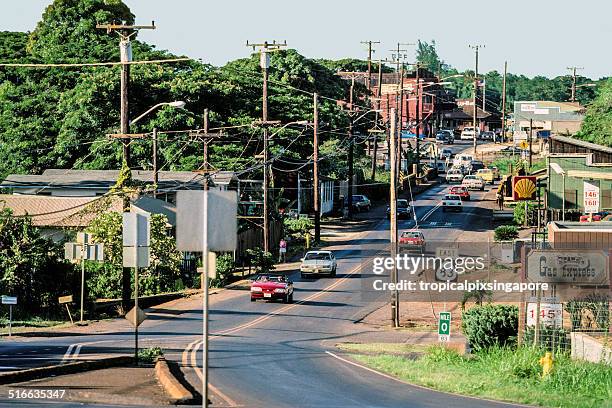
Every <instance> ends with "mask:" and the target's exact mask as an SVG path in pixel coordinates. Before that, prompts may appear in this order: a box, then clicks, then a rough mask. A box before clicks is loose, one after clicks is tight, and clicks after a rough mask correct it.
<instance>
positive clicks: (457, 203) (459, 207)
mask: <svg viewBox="0 0 612 408" xmlns="http://www.w3.org/2000/svg"><path fill="white" fill-rule="evenodd" d="M442 211H444V212H446V211H463V202H461V197H459V196H458V195H456V194H447V195H445V196H444V198H443V199H442Z"/></svg>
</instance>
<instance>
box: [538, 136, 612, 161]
mask: <svg viewBox="0 0 612 408" xmlns="http://www.w3.org/2000/svg"><path fill="white" fill-rule="evenodd" d="M549 152H550V153H551V154H575V153H579V154H592V155H593V162H594V163H612V148H610V147H607V146H602V145H598V144H595V143H590V142H585V141H583V140H579V139H574V138H572V137H566V136H560V135H553V136H551V138H550V142H549Z"/></svg>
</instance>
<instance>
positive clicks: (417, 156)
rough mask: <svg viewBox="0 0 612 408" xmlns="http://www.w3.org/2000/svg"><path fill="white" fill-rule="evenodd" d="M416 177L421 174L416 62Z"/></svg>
mask: <svg viewBox="0 0 612 408" xmlns="http://www.w3.org/2000/svg"><path fill="white" fill-rule="evenodd" d="M415 67H416V106H415V109H416V128H415V132H416V173H417V174H416V177H417V178H418V177H419V174H421V141H420V139H419V134H420V133H421V112H420V110H421V106H420V103H419V102H420V99H421V78H420V76H419V72H420V70H421V65H420V64H419V63H418V62H417V63H416V65H415Z"/></svg>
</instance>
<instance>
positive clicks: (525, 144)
mask: <svg viewBox="0 0 612 408" xmlns="http://www.w3.org/2000/svg"><path fill="white" fill-rule="evenodd" d="M519 147H520V148H521V149H523V150H525V149H527V148H528V147H529V142H527V141H526V140H522V141H521V143H519Z"/></svg>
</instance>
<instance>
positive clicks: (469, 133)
mask: <svg viewBox="0 0 612 408" xmlns="http://www.w3.org/2000/svg"><path fill="white" fill-rule="evenodd" d="M479 135H480V128H476V130H475V131H474V127H472V126H466V127H464V128H463V130H462V131H461V140H474V136H475V137H476V138H478V136H479Z"/></svg>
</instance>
